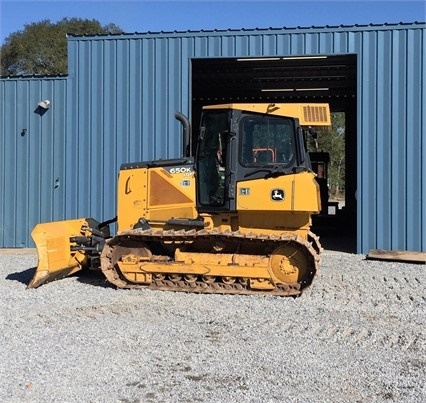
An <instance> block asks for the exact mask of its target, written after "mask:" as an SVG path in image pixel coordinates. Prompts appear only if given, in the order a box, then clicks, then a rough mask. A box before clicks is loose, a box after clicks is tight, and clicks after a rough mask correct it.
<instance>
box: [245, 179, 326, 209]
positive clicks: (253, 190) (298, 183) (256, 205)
mask: <svg viewBox="0 0 426 403" xmlns="http://www.w3.org/2000/svg"><path fill="white" fill-rule="evenodd" d="M237 210H238V211H245V210H248V211H253V212H255V211H277V212H279V213H294V212H308V213H318V212H319V211H320V210H321V199H320V193H319V187H318V184H317V182H316V181H315V176H314V174H313V173H308V172H304V173H300V174H294V175H285V176H280V177H278V178H269V179H255V180H252V181H244V182H239V183H238V184H237Z"/></svg>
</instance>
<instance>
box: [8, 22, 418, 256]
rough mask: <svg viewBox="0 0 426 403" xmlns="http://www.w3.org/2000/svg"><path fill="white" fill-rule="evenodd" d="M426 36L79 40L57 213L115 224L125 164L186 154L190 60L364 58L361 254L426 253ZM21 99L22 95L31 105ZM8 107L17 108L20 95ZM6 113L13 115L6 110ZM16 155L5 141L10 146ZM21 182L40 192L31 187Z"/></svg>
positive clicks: (383, 32)
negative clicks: (183, 118)
mask: <svg viewBox="0 0 426 403" xmlns="http://www.w3.org/2000/svg"><path fill="white" fill-rule="evenodd" d="M425 28H426V25H425V24H424V23H421V24H420V23H414V24H399V25H378V26H362V27H360V26H355V27H343V26H341V27H320V28H315V27H313V28H297V29H265V30H262V29H259V30H235V31H233V30H227V31H208V32H203V31H201V32H174V33H146V34H132V35H121V36H105V37H87V38H81V37H75V38H69V46H68V47H69V77H68V79H67V81H66V90H65V89H64V90H63V91H64V93H65V92H66V104H67V112H66V116H65V120H64V121H62V120H59V121H56V122H57V124H61V123H59V122H64V126H65V129H66V130H65V133H66V136H65V138H62V143H61V144H62V149H63V150H64V149H65V150H66V152H65V153H64V164H65V166H66V169H65V171H63V172H62V173H61V175H59V176H58V177H60V180H61V183H62V180H63V183H64V185H63V187H62V189H63V188H64V189H65V190H64V191H66V193H65V194H64V195H62V197H63V198H62V199H60V200H61V203H58V202H57V203H56V204H55V206H58V208H63V210H62V211H61V213H62V215H63V216H64V217H66V218H71V217H79V216H93V217H95V218H98V219H106V218H110V217H112V216H114V215H115V205H116V203H115V198H116V196H115V192H116V186H115V182H116V176H117V170H118V167H119V165H120V164H121V163H122V162H127V161H134V160H142V159H143V160H146V159H158V158H169V157H174V156H177V155H179V154H180V153H181V150H180V143H181V142H180V127H179V124H178V123H177V122H176V121H175V120H174V117H173V113H174V111H175V110H180V111H182V112H183V113H185V114H188V115H189V114H190V105H191V102H190V99H191V62H190V61H191V58H201V57H245V56H277V55H278V56H287V55H298V56H299V55H316V54H327V55H333V54H348V53H350V54H357V56H358V57H357V60H358V91H357V92H358V98H357V103H358V105H357V110H358V122H357V125H358V135H357V138H358V140H357V148H358V149H357V154H358V168H357V172H358V174H357V176H358V190H357V198H358V205H357V209H358V211H357V220H358V222H357V226H358V238H357V251H358V252H362V253H365V252H367V251H368V250H369V249H371V248H383V249H406V250H418V251H424V250H426V234H425V233H426V213H425V208H424V207H425V196H426V166H425V164H426V163H425V155H426V139H425V132H426V128H425V122H426V116H425V114H426V112H425V110H426V107H425V98H426V94H425V91H426V90H425V88H426V86H425V82H426V77H425V74H426V73H425V71H426V60H425V58H426V55H425V51H424V48H425V46H426V29H425ZM60 82H62V80H60ZM2 85H4V86H5V87H7V85H8V83H6V82H2ZM57 86H58V87H59V84H57ZM9 87H11V85H10V83H9ZM2 88H3V87H2ZM15 90H16V94H15V95H14V96H15V97H16V96H18V94H19V96H21V95H20V94H21V92H22V91H21V90H20V89H18V88H15ZM3 98H7V99H8V102H9V100H12V101H13V96H12V95H11V94H5V95H2V99H3ZM14 102H16V101H14ZM23 102H27V100H26V99H25V98H24V99H23ZM18 104H19V105H20V102H18V103H17V105H18ZM55 105H56V102H55ZM14 107H15V108H17V106H16V105H14ZM0 109H1V113H2V114H3V116H5V113H7V112H6V105H5V104H4V106H3V107H2V108H0ZM13 113H16V111H14V112H13ZM45 116H46V115H45ZM43 118H44V117H43ZM43 118H42V119H43ZM59 119H60V118H59ZM10 125H11V123H10V122H9V123H6V124H3V125H2V128H3V130H4V132H5V133H6V131H8V132H9V131H12V130H11V127H10ZM24 137H25V136H24ZM24 137H23V138H24ZM9 142H10V143H9ZM12 144H15V143H14V141H12V140H8V139H6V145H7V147H9V148H10V147H11V146H12ZM1 155H5V153H4V152H3V153H2V154H1ZM10 163H11V164H12V165H5V163H3V166H5V167H6V166H7V169H6V172H8V171H10V170H11V167H14V169H17V165H16V163H15V162H13V161H10ZM32 163H34V162H32ZM0 166H1V165H0ZM38 169H39V171H40V168H38ZM47 171H48V168H46V166H45V165H43V168H42V169H41V172H42V173H44V174H46V175H48V176H49V175H50V177H51V178H54V177H55V176H56V175H55V174H54V173H51V172H47ZM62 174H63V175H62ZM14 178H15V177H14ZM34 179H35V178H34ZM43 180H44V181H45V182H46V179H41V178H39V179H38V181H39V182H40V183H39V184H38V185H37V187H38V188H43V189H44V188H45V187H46V185H43V184H44V183H45V182H43ZM48 180H50V179H48ZM7 181H8V183H6V180H5V179H3V182H2V184H3V187H2V189H8V188H9V186H12V182H13V185H14V186H15V187H16V186H17V183H18V182H17V181H16V182H14V179H7ZM23 183H26V184H27V187H28V188H30V187H31V186H34V184H32V185H31V183H30V180H28V182H25V181H24V182H23ZM43 186H44V187H43ZM24 187H25V186H24ZM47 187H48V186H47ZM59 188H61V186H59ZM59 188H57V189H59ZM57 189H56V190H57ZM27 192H29V191H27ZM57 193H59V192H57ZM42 197H44V196H43V195H41V194H38V195H37V194H36V195H35V197H34V199H33V200H34V202H35V203H39V204H40V201H41V198H42ZM1 203H2V204H1V205H0V211H1V214H2V217H5V215H9V216H18V215H19V211H18V209H15V208H14V205H12V204H8V203H5V201H4V200H3V201H2V202H1ZM43 206H44V204H43ZM35 208H36V207H30V208H28V207H26V209H27V210H29V212H30V214H29V216H28V220H30V221H31V224H32V223H33V222H34V221H36V218H37V219H38V218H39V216H37V215H35V214H34V213H35ZM27 214H28V213H27ZM49 214H50V215H51V216H52V217H53V218H55V219H57V217H58V215H59V216H61V214H59V212H56V211H55V210H54V209H53V210H52V209H49V208H45V207H43V208H42V213H41V215H42V216H43V217H47V216H49ZM15 220H16V219H15ZM22 221H23V220H22ZM8 229H9V230H11V231H12V232H13V233H15V235H13V236H12V235H9V233H6V231H5V230H3V231H2V232H3V234H0V246H13V245H11V244H9V242H14V243H15V245H16V246H19V245H30V242H29V241H28V237H27V235H26V232H25V231H27V227H25V228H24V227H22V226H19V227H16V228H15V229H13V228H8ZM5 237H7V238H8V239H7V242H6V239H5ZM11 237H12V238H11ZM21 239H22V241H21Z"/></svg>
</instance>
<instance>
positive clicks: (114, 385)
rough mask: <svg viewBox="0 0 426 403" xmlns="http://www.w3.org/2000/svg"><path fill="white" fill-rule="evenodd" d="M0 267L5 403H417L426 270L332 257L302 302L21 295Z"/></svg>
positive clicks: (28, 260)
mask: <svg viewBox="0 0 426 403" xmlns="http://www.w3.org/2000/svg"><path fill="white" fill-rule="evenodd" d="M36 264H37V257H36V255H35V253H34V252H32V253H27V254H5V253H0V276H1V278H2V280H1V281H0V288H1V290H0V292H1V336H0V343H1V353H0V354H1V356H0V366H1V367H0V375H1V383H0V401H1V402H13V403H16V402H43V403H47V402H55V403H57V402H85V403H86V402H102V403H108V402H126V403H142V402H262V403H264V402H312V403H315V402H425V401H426V387H425V379H426V342H425V339H426V336H425V322H426V310H425V308H426V296H425V284H426V266H425V265H415V264H404V263H389V262H378V261H368V260H365V257H364V256H363V255H354V254H347V253H346V254H341V253H340V254H339V253H333V252H329V251H327V252H326V253H325V255H324V256H323V258H322V262H321V272H320V274H319V275H318V277H317V278H316V281H315V282H314V284H313V285H312V287H310V288H309V289H307V290H306V291H305V292H304V294H303V295H302V296H301V297H300V298H296V299H293V298H278V297H267V296H232V295H199V294H184V293H173V292H161V291H150V290H142V291H140V290H139V291H136V290H116V289H114V288H111V287H109V286H108V284H107V283H105V281H104V280H103V278H102V276H101V274H98V273H88V274H85V275H80V276H75V277H71V278H67V279H63V280H61V281H57V282H54V283H50V284H47V285H44V286H42V287H40V288H38V289H36V290H27V289H26V284H27V283H28V281H29V280H30V278H31V277H32V275H33V272H34V266H35V265H36Z"/></svg>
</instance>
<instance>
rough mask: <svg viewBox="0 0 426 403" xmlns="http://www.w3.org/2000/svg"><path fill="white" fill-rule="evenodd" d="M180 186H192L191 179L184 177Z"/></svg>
mask: <svg viewBox="0 0 426 403" xmlns="http://www.w3.org/2000/svg"><path fill="white" fill-rule="evenodd" d="M180 186H181V187H183V188H186V187H190V186H191V181H190V180H189V179H184V180H183V181H180Z"/></svg>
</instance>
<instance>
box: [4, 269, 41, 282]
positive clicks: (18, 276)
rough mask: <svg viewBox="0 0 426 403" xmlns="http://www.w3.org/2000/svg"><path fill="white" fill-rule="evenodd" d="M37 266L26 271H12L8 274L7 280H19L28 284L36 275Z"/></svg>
mask: <svg viewBox="0 0 426 403" xmlns="http://www.w3.org/2000/svg"><path fill="white" fill-rule="evenodd" d="M35 270H36V268H35V267H31V268H30V269H26V270H24V271H17V272H16V273H10V274H8V275H7V276H6V280H12V281H18V282H20V283H22V284H25V285H28V284H29V283H30V281H31V279H32V278H33V276H34V273H35Z"/></svg>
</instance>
